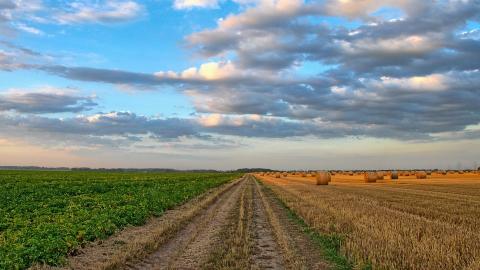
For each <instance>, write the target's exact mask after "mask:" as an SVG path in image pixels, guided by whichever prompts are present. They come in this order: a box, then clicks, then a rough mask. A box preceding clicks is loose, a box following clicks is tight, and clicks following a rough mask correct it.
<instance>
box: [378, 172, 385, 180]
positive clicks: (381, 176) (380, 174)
mask: <svg viewBox="0 0 480 270" xmlns="http://www.w3.org/2000/svg"><path fill="white" fill-rule="evenodd" d="M384 176H385V174H384V173H383V172H377V180H383V177H384Z"/></svg>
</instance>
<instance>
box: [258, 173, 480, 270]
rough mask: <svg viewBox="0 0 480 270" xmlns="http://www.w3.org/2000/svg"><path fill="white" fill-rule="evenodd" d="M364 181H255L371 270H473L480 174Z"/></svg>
mask: <svg viewBox="0 0 480 270" xmlns="http://www.w3.org/2000/svg"><path fill="white" fill-rule="evenodd" d="M399 175H400V176H399V179H398V180H395V181H391V180H390V176H388V175H387V176H385V178H386V180H378V181H377V183H371V184H370V183H363V181H364V180H363V177H362V176H361V175H360V176H359V175H353V176H351V175H348V174H346V175H345V174H342V175H340V174H337V175H336V176H335V177H333V178H332V182H331V183H330V185H329V186H328V187H318V186H316V185H315V179H314V178H311V177H310V178H302V177H288V178H284V179H281V180H275V181H274V180H273V179H272V178H270V177H259V179H262V180H263V182H264V183H266V184H267V185H268V186H270V187H271V189H272V190H273V191H274V192H275V193H276V194H277V196H279V197H280V198H281V199H282V200H283V201H284V202H285V203H286V204H287V205H288V207H289V208H291V209H293V210H294V211H295V212H296V213H297V214H299V215H300V216H301V217H302V218H303V219H304V220H305V221H306V222H307V223H308V224H309V225H310V226H311V227H312V228H314V229H315V230H317V231H319V232H322V233H333V234H339V235H343V236H344V239H345V242H344V244H343V252H344V253H345V254H346V255H347V256H348V257H350V258H351V259H353V260H355V261H356V262H357V263H358V264H359V265H362V264H366V263H371V265H372V266H373V268H374V269H471V270H473V269H479V268H478V266H479V265H480V234H479V233H478V228H480V176H479V175H478V174H473V173H464V174H455V175H451V174H449V175H443V174H441V173H435V172H434V173H432V175H429V176H428V178H427V179H419V180H416V179H415V178H416V175H415V174H414V173H411V172H410V173H409V176H401V174H399Z"/></svg>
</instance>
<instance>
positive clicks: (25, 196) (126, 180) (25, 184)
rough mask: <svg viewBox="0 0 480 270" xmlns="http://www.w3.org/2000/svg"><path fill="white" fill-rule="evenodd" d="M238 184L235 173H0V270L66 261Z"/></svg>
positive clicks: (57, 263) (59, 263) (56, 263)
mask: <svg viewBox="0 0 480 270" xmlns="http://www.w3.org/2000/svg"><path fill="white" fill-rule="evenodd" d="M237 176H239V175H238V174H234V173H177V172H175V173H138V172H134V173H120V172H81V171H76V172H51V171H48V172H45V171H0V269H24V268H27V267H29V266H31V265H32V264H33V263H42V264H49V265H61V264H63V263H64V262H65V258H66V256H67V255H68V254H70V253H73V252H74V251H75V250H76V249H78V248H79V247H81V246H83V245H85V244H86V243H87V242H89V241H93V240H95V239H101V238H106V237H108V236H109V235H112V234H113V233H114V232H116V231H118V230H120V229H122V228H124V227H125V226H129V225H141V224H143V223H145V221H146V220H147V218H148V217H151V216H159V215H161V214H162V213H163V212H164V211H166V210H168V209H171V208H173V207H175V206H176V205H179V204H181V203H184V202H185V201H187V200H189V199H191V198H193V197H195V196H197V195H199V194H201V193H203V192H205V191H206V190H208V189H210V188H213V187H216V186H219V185H221V184H223V183H225V182H228V181H229V180H231V179H234V178H236V177H237Z"/></svg>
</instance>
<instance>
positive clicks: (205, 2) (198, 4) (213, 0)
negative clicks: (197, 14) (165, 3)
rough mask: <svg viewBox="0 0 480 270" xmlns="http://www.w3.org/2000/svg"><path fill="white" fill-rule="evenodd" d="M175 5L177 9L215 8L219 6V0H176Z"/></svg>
mask: <svg viewBox="0 0 480 270" xmlns="http://www.w3.org/2000/svg"><path fill="white" fill-rule="evenodd" d="M173 6H174V7H175V8H176V9H190V8H214V7H217V6H218V0H175V2H174V4H173Z"/></svg>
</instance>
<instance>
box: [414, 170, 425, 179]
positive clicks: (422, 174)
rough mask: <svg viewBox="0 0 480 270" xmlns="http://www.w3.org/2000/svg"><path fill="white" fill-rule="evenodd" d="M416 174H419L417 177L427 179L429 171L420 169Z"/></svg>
mask: <svg viewBox="0 0 480 270" xmlns="http://www.w3.org/2000/svg"><path fill="white" fill-rule="evenodd" d="M415 176H417V179H427V173H426V172H425V171H418V172H417V173H416V174H415Z"/></svg>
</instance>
